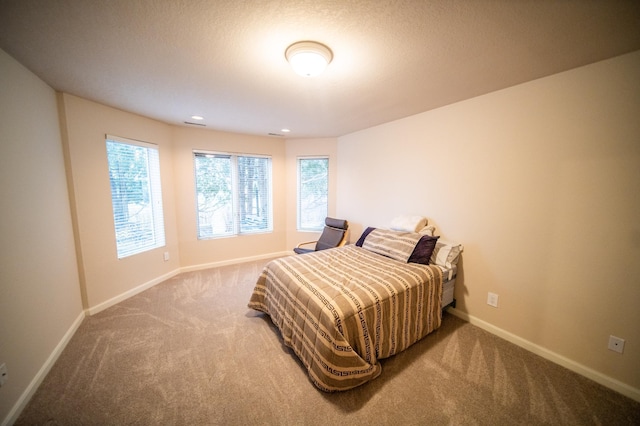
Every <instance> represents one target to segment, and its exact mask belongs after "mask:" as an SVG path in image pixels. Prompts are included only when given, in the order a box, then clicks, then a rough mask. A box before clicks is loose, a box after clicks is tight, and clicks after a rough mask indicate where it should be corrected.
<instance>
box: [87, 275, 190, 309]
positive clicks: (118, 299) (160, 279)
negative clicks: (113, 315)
mask: <svg viewBox="0 0 640 426" xmlns="http://www.w3.org/2000/svg"><path fill="white" fill-rule="evenodd" d="M179 273H180V269H174V270H173V271H171V272H168V273H166V274H164V275H161V276H159V277H157V278H154V279H152V280H151V281H147V282H146V283H144V284H140V285H139V286H137V287H135V288H132V289H131V290H128V291H125V292H124V293H121V294H119V295H117V296H116V297H113V298H111V299H109V300H107V301H105V302H102V303H100V304H98V305H96V306H92V307H90V308H88V309H87V314H89V315H95V314H97V313H98V312H101V311H104V310H105V309H107V308H110V307H112V306H113V305H116V304H118V303H120V302H122V301H123V300H126V299H128V298H130V297H133V296H135V295H136V294H138V293H142V292H143V291H145V290H147V289H149V288H151V287H153V286H154V285H156V284H160V283H161V282H163V281H166V280H168V279H169V278H172V277H175V276H176V275H178V274H179Z"/></svg>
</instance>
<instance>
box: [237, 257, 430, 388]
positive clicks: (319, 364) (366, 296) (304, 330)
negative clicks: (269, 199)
mask: <svg viewBox="0 0 640 426" xmlns="http://www.w3.org/2000/svg"><path fill="white" fill-rule="evenodd" d="M441 294H442V272H441V270H440V269H438V268H437V267H432V266H426V265H419V264H414V263H402V262H399V261H396V260H392V259H390V258H387V257H384V256H381V255H378V254H375V253H372V252H370V251H368V250H366V249H363V248H361V247H356V246H352V245H350V246H345V247H341V248H336V249H330V250H322V251H318V252H314V253H309V254H303V255H296V256H289V257H284V258H280V259H276V260H274V261H271V262H269V263H268V264H267V265H266V266H265V268H264V270H263V272H262V274H261V275H260V277H259V278H258V282H257V284H256V287H255V289H254V292H253V294H252V296H251V300H250V302H249V307H250V308H252V309H256V310H259V311H262V312H265V313H266V314H268V315H269V316H270V317H271V320H272V321H273V323H274V324H275V325H276V326H277V327H278V328H279V329H280V332H281V333H282V338H283V340H284V343H285V344H286V345H287V346H289V347H290V348H292V349H293V351H294V352H295V353H296V355H297V356H298V358H300V360H301V361H302V363H303V364H304V365H305V366H306V368H307V370H308V372H309V376H310V378H311V381H312V382H313V383H314V384H315V385H316V386H317V387H318V388H320V389H322V390H323V391H327V392H331V391H338V390H347V389H351V388H353V387H356V386H359V385H361V384H363V383H365V382H367V381H369V380H372V379H374V378H376V377H377V376H378V375H379V374H380V373H381V366H380V364H379V362H378V361H379V360H380V359H383V358H387V357H390V356H392V355H394V354H396V353H398V352H400V351H402V350H404V349H406V348H407V347H409V346H410V345H412V344H413V343H415V342H417V341H418V340H420V339H421V338H422V337H424V336H425V335H427V334H428V333H430V332H431V331H433V330H435V329H436V328H438V327H439V326H440V321H441Z"/></svg>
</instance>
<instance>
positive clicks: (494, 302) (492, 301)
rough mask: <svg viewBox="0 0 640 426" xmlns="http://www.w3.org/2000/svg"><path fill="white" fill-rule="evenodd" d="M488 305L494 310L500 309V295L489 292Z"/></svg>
mask: <svg viewBox="0 0 640 426" xmlns="http://www.w3.org/2000/svg"><path fill="white" fill-rule="evenodd" d="M487 305H491V306H493V307H494V308H497V307H498V295H497V294H495V293H491V292H489V294H488V295H487Z"/></svg>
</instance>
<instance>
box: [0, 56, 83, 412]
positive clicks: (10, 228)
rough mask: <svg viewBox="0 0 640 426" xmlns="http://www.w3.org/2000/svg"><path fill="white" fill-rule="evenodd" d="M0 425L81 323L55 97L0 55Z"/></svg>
mask: <svg viewBox="0 0 640 426" xmlns="http://www.w3.org/2000/svg"><path fill="white" fill-rule="evenodd" d="M0 75H2V78H0V175H1V176H2V178H1V179H0V194H2V202H1V203H0V218H1V220H0V235H2V244H1V245H0V364H1V363H6V366H7V370H8V373H9V379H8V381H7V382H6V383H5V385H4V386H3V387H2V388H0V423H3V424H4V421H8V422H12V421H13V420H15V418H16V417H17V414H19V410H20V409H21V408H22V406H23V404H25V403H26V402H27V401H28V398H29V397H30V394H31V393H32V392H33V391H35V388H36V387H37V385H38V383H39V380H42V379H43V378H44V375H45V374H46V371H42V370H41V368H43V366H44V365H46V361H47V360H52V358H53V359H55V357H56V355H57V354H59V351H60V350H61V349H60V346H59V344H60V342H62V341H64V340H65V339H66V338H68V336H69V334H70V333H72V332H73V331H74V330H75V328H76V327H77V325H78V324H79V323H80V321H81V320H82V318H83V317H84V313H83V310H82V304H81V300H80V290H79V289H80V284H79V279H78V270H77V264H76V257H75V252H74V242H73V228H72V225H71V215H70V210H69V195H68V192H67V183H66V179H65V167H64V157H63V150H62V143H61V140H60V127H59V125H58V111H57V107H56V94H55V92H54V91H53V90H52V89H51V88H50V87H49V86H47V85H46V84H45V83H43V82H42V81H41V80H39V79H38V78H37V77H36V76H34V75H33V74H32V73H31V72H29V71H28V70H26V69H25V68H23V67H22V66H21V65H20V64H18V63H17V62H16V61H15V60H13V59H12V58H11V57H10V56H9V55H7V54H6V53H5V52H4V51H2V50H0Z"/></svg>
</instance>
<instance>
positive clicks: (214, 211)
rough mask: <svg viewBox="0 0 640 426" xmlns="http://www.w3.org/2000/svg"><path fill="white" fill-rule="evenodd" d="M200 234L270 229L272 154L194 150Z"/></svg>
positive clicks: (210, 235)
mask: <svg viewBox="0 0 640 426" xmlns="http://www.w3.org/2000/svg"><path fill="white" fill-rule="evenodd" d="M194 168H195V175H196V176H195V178H196V199H197V200H196V204H197V214H198V238H199V239H207V238H216V237H225V236H231V235H239V234H252V233H260V232H271V231H272V230H273V223H272V222H273V221H272V206H271V204H272V203H271V158H270V157H263V156H249V155H236V154H226V153H208V152H194Z"/></svg>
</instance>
